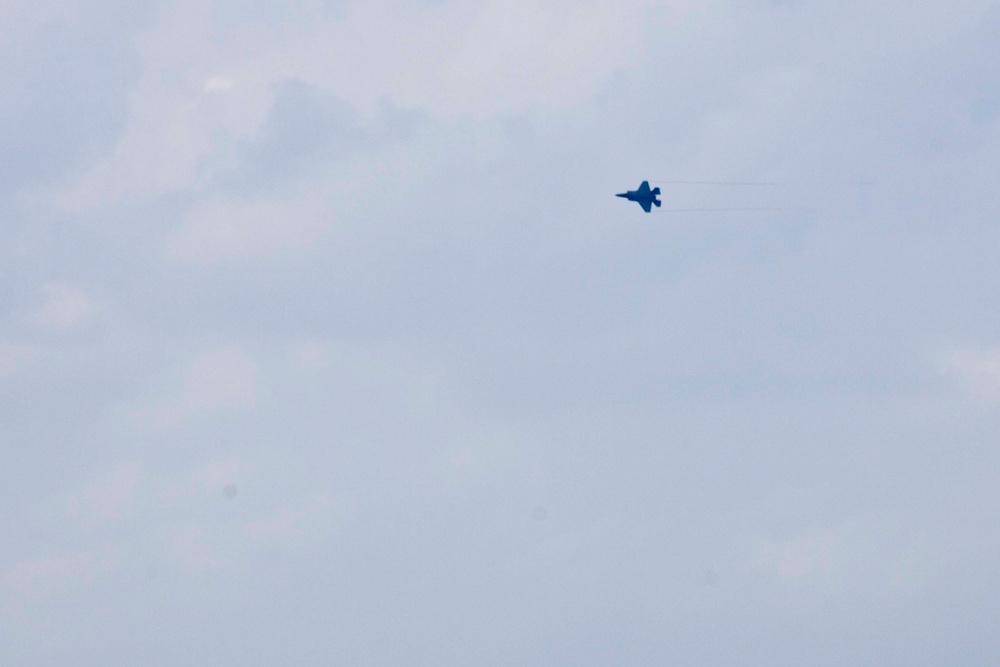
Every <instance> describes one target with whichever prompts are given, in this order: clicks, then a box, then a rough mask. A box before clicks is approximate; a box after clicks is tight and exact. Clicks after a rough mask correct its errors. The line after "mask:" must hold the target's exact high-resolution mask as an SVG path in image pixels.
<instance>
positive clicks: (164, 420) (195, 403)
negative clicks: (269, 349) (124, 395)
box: [149, 345, 258, 428]
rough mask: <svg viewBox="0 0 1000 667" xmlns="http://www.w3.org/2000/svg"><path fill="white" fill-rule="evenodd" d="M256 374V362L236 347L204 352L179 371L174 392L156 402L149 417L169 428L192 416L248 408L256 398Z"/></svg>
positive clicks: (229, 346) (155, 422) (230, 346)
mask: <svg viewBox="0 0 1000 667" xmlns="http://www.w3.org/2000/svg"><path fill="white" fill-rule="evenodd" d="M257 375H258V372H257V364H256V362H255V361H254V360H253V358H252V357H251V356H250V355H249V354H247V353H246V352H245V351H244V350H243V349H241V348H240V347H239V346H236V345H227V346H223V347H220V348H216V349H214V350H209V351H207V352H203V353H201V354H200V355H198V356H197V357H195V358H194V359H193V360H192V361H191V362H189V364H188V365H187V367H186V368H185V369H184V371H183V372H182V373H181V377H180V387H179V390H178V391H177V392H176V395H175V396H174V397H171V398H165V399H162V400H161V401H160V402H158V403H157V404H156V405H155V407H153V408H152V409H151V410H150V411H149V416H150V417H151V418H152V420H153V423H154V424H156V425H159V426H161V427H166V428H170V427H173V426H176V425H178V424H179V423H180V422H182V421H184V420H185V419H188V418H190V417H193V416H195V415H199V414H205V413H214V412H219V411H232V410H239V409H241V408H246V407H249V406H251V405H253V404H254V403H255V402H256V400H257V387H258V381H257Z"/></svg>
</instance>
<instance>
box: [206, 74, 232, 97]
mask: <svg viewBox="0 0 1000 667" xmlns="http://www.w3.org/2000/svg"><path fill="white" fill-rule="evenodd" d="M235 85H236V82H235V81H234V80H233V79H230V78H228V77H224V76H213V77H211V78H209V79H208V80H207V81H205V85H204V86H203V90H204V91H205V92H206V93H226V92H229V91H230V90H232V89H233V87H234V86H235Z"/></svg>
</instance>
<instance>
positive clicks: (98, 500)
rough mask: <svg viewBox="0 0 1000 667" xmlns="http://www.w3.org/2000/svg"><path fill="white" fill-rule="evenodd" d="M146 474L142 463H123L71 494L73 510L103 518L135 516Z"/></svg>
mask: <svg viewBox="0 0 1000 667" xmlns="http://www.w3.org/2000/svg"><path fill="white" fill-rule="evenodd" d="M145 477H146V475H145V472H144V471H143V469H142V466H140V465H139V464H137V463H121V464H119V465H118V466H116V467H115V469H114V470H113V471H112V472H111V474H110V475H108V476H107V477H105V478H104V479H101V480H98V481H96V482H92V483H90V484H87V485H86V486H84V487H83V489H82V490H81V491H80V492H79V493H76V494H74V495H73V496H71V497H70V499H69V509H70V512H71V513H72V514H82V515H83V516H85V517H86V518H88V519H91V520H102V521H109V520H116V519H122V518H125V517H130V516H135V514H136V512H137V511H138V495H139V491H140V490H141V488H142V485H143V482H144V480H145Z"/></svg>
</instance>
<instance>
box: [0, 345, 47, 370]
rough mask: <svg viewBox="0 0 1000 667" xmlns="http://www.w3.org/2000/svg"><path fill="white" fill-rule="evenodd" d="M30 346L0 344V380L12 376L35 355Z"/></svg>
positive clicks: (35, 352)
mask: <svg viewBox="0 0 1000 667" xmlns="http://www.w3.org/2000/svg"><path fill="white" fill-rule="evenodd" d="M37 353H38V352H37V350H36V349H35V348H34V347H32V346H30V345H20V344H17V343H5V342H0V378H4V377H7V376H8V375H13V374H14V373H16V372H17V371H18V370H19V369H20V368H22V367H24V366H25V365H26V364H28V363H30V362H31V360H32V359H34V358H35V356H36V355H37Z"/></svg>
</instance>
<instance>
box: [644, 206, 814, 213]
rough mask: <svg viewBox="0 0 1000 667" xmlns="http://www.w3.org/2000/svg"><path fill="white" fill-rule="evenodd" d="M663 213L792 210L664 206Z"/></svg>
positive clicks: (790, 209) (785, 209)
mask: <svg viewBox="0 0 1000 667" xmlns="http://www.w3.org/2000/svg"><path fill="white" fill-rule="evenodd" d="M660 210H661V211H663V212H665V213H707V212H713V211H794V210H796V209H792V208H772V207H763V208H761V207H740V208H664V209H660Z"/></svg>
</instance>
